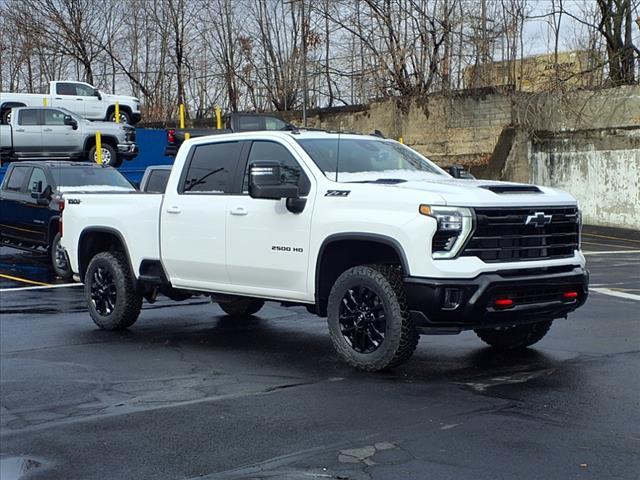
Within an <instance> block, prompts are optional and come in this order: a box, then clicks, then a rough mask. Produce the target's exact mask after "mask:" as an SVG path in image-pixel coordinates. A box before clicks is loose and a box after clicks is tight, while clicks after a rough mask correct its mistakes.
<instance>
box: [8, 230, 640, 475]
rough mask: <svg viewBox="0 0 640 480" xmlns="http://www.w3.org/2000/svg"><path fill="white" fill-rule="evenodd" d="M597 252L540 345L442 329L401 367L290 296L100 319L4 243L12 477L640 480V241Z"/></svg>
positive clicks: (592, 234)
mask: <svg viewBox="0 0 640 480" xmlns="http://www.w3.org/2000/svg"><path fill="white" fill-rule="evenodd" d="M636 235H637V236H636ZM607 237H608V238H607ZM584 247H585V249H586V250H587V253H588V256H587V258H588V262H589V269H590V270H591V274H592V277H591V282H592V293H591V295H590V297H589V300H588V302H587V304H586V305H585V306H584V307H582V308H581V309H580V310H578V311H577V312H575V313H573V314H571V315H570V317H569V319H568V320H558V321H556V322H554V325H553V327H552V330H551V332H550V333H549V334H548V335H547V336H546V337H545V338H544V339H543V340H542V341H541V342H540V343H538V344H537V345H536V346H535V347H534V348H531V349H529V350H528V351H526V352H522V353H519V354H511V355H507V354H502V353H497V352H494V351H492V350H491V349H489V348H485V346H484V344H483V343H482V342H480V340H478V339H477V338H476V337H475V335H474V334H473V333H470V332H466V333H463V334H461V335H457V336H431V337H422V338H421V340H420V344H419V347H418V349H417V351H416V353H415V355H414V356H413V358H412V359H411V360H410V361H409V362H408V363H407V364H405V365H403V366H402V367H401V368H398V369H396V370H395V371H393V372H389V373H384V374H364V373H360V372H356V371H354V370H352V369H350V368H348V367H346V366H344V365H343V364H342V363H341V362H339V361H338V359H337V357H336V355H335V353H334V352H333V350H332V348H331V345H330V342H329V338H328V335H327V328H326V322H325V320H324V319H319V318H317V317H314V316H311V315H309V314H307V312H306V310H305V309H303V308H284V307H281V306H279V305H278V304H275V303H269V304H267V306H265V308H264V309H263V310H262V311H260V312H259V314H258V315H256V316H253V317H248V318H246V319H243V320H232V319H231V318H229V317H227V316H226V315H224V314H223V312H222V311H221V310H220V309H219V308H218V307H217V306H214V305H212V304H210V303H209V302H207V301H206V299H205V298H204V297H195V298H193V299H191V300H189V301H188V302H185V303H183V304H178V303H174V302H170V301H166V300H161V301H159V302H157V303H156V304H154V305H149V304H145V306H144V310H143V312H142V314H141V316H140V319H139V320H138V322H137V323H136V324H135V325H134V326H133V327H132V328H131V329H130V330H129V331H126V332H118V333H115V332H104V331H100V330H97V329H96V328H95V327H94V325H93V324H92V322H91V320H90V319H89V317H88V315H87V314H86V312H85V307H84V301H83V299H82V287H81V286H64V285H62V286H61V285H59V284H60V283H64V282H56V281H55V279H53V278H52V276H51V274H50V273H49V270H48V267H47V264H46V261H45V260H43V259H39V258H38V257H36V256H32V255H30V254H24V253H20V252H16V251H15V250H10V249H8V248H2V249H1V250H0V456H1V460H2V463H0V468H2V470H0V472H1V473H2V475H1V476H0V477H1V478H2V480H11V478H13V477H15V478H17V476H18V475H19V474H20V473H15V472H23V473H24V472H26V473H24V476H23V478H28V479H65V480H67V479H116V480H124V479H194V478H210V479H257V478H265V479H266V478H269V479H271V478H273V479H275V478H277V479H307V478H335V479H339V478H341V479H385V480H386V479H402V480H406V479H421V480H422V479H431V478H434V479H445V478H451V479H460V478H465V479H466V478H470V479H471V478H473V479H485V478H486V479H513V478H525V479H526V478H531V479H541V478H548V479H570V478H571V479H573V478H576V479H604V478H620V479H637V478H638V477H639V474H638V472H640V454H639V453H638V452H640V408H639V407H640V373H639V372H640V313H639V307H640V234H637V233H636V232H620V231H614V230H609V229H587V230H586V231H585V236H584ZM612 252H613V253H612ZM20 279H21V280H20ZM24 280H26V281H30V282H35V283H28V282H25V281H24ZM40 284H46V285H50V284H56V288H40V287H45V286H46V285H40ZM33 287H35V288H33ZM32 288H33V289H32ZM9 469H12V470H9ZM6 472H13V473H6Z"/></svg>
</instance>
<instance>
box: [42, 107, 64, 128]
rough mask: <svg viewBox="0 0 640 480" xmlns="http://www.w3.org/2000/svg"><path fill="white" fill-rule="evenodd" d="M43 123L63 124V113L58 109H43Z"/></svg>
mask: <svg viewBox="0 0 640 480" xmlns="http://www.w3.org/2000/svg"><path fill="white" fill-rule="evenodd" d="M44 124H45V125H64V113H63V112H61V111H60V110H50V109H47V110H45V111H44Z"/></svg>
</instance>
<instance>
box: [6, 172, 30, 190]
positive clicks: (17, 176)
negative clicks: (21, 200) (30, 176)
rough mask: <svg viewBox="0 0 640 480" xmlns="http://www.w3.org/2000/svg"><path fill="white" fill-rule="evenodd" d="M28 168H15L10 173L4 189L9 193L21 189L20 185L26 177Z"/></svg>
mask: <svg viewBox="0 0 640 480" xmlns="http://www.w3.org/2000/svg"><path fill="white" fill-rule="evenodd" d="M28 171H29V167H15V168H14V169H13V170H12V171H11V176H10V177H9V180H7V187H6V189H7V190H8V191H10V192H19V191H20V190H21V189H22V184H23V183H24V179H25V177H26V176H27V172H28Z"/></svg>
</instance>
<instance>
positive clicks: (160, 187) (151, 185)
mask: <svg viewBox="0 0 640 480" xmlns="http://www.w3.org/2000/svg"><path fill="white" fill-rule="evenodd" d="M170 173H171V171H170V170H154V171H152V172H151V174H150V175H149V180H148V181H147V185H146V186H145V189H144V191H145V192H150V193H164V191H165V189H166V188H167V182H168V181H169V174H170Z"/></svg>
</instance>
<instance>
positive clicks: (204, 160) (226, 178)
mask: <svg viewBox="0 0 640 480" xmlns="http://www.w3.org/2000/svg"><path fill="white" fill-rule="evenodd" d="M240 148H241V144H240V142H220V143H211V144H208V145H198V146H197V147H195V151H194V152H193V157H192V158H191V162H190V163H189V166H188V169H187V173H186V175H185V178H184V180H183V182H184V183H183V185H182V188H181V191H182V192H184V193H189V192H202V193H225V192H229V191H230V190H231V186H232V185H231V184H232V182H233V175H234V174H235V171H236V167H237V166H238V157H239V156H240Z"/></svg>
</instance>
